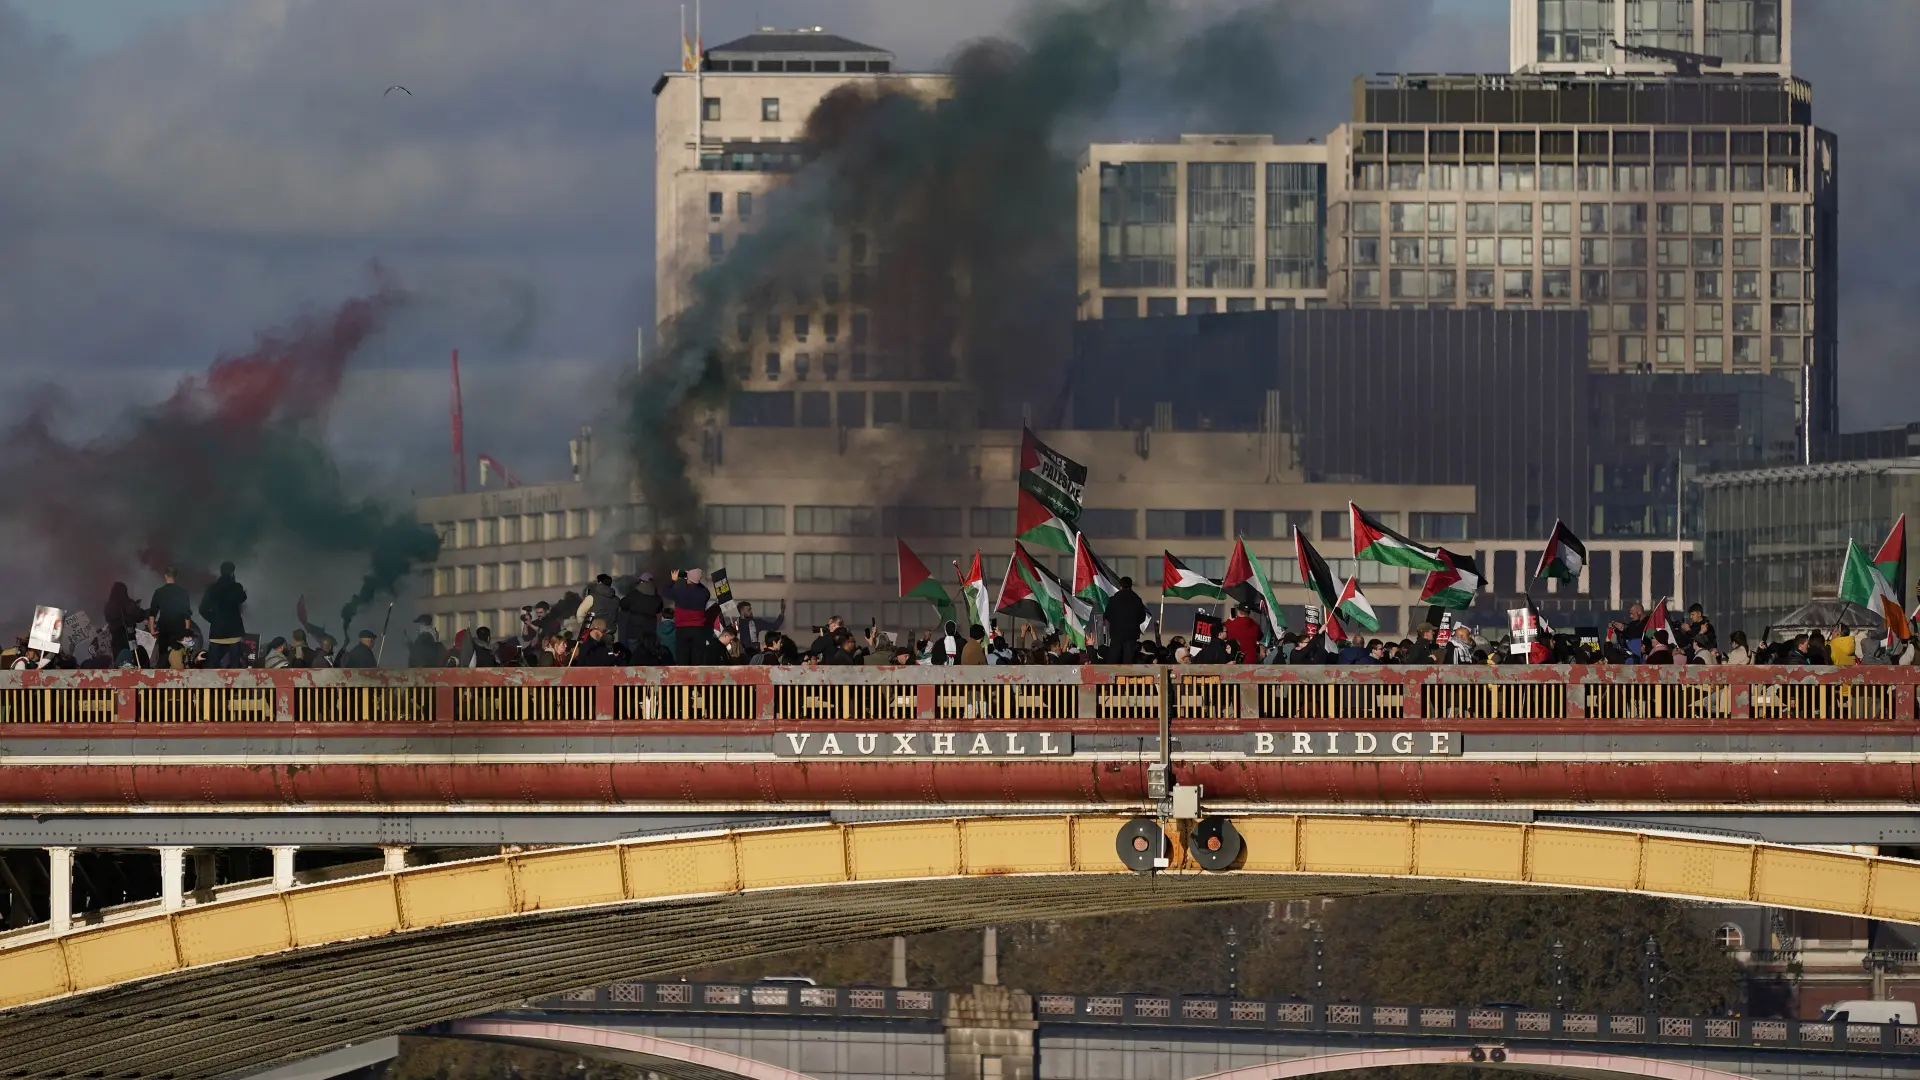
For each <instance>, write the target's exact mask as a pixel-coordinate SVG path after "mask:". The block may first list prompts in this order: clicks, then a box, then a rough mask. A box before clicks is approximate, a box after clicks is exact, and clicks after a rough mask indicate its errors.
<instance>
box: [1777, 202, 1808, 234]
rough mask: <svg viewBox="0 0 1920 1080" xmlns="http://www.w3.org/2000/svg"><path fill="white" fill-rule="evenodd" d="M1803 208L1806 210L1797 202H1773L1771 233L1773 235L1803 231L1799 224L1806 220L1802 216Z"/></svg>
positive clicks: (1804, 208)
mask: <svg viewBox="0 0 1920 1080" xmlns="http://www.w3.org/2000/svg"><path fill="white" fill-rule="evenodd" d="M1805 210H1806V207H1804V206H1801V205H1799V204H1798V203H1774V204H1773V235H1775V236H1798V235H1800V233H1801V232H1802V231H1803V230H1802V228H1801V224H1802V222H1804V221H1805V220H1806V219H1805V217H1804V211H1805Z"/></svg>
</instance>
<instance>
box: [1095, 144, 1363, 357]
mask: <svg viewBox="0 0 1920 1080" xmlns="http://www.w3.org/2000/svg"><path fill="white" fill-rule="evenodd" d="M1078 182H1079V215H1080V222H1079V229H1078V237H1079V291H1078V295H1079V315H1080V317H1081V318H1083V319H1090V318H1106V319H1111V318H1127V317H1131V316H1137V315H1201V314H1207V313H1210V312H1216V311H1257V310H1264V309H1269V308H1276V309H1284V308H1292V307H1296V306H1297V307H1319V306H1321V305H1323V304H1324V303H1325V302H1326V295H1327V291H1326V286H1327V259H1326V216H1327V148H1326V147H1324V146H1319V145H1315V144H1305V145H1289V144H1286V143H1275V142H1274V141H1273V137H1272V136H1270V135H1183V136H1181V137H1180V138H1179V139H1178V140H1177V141H1170V142H1157V143H1095V144H1094V145H1092V146H1090V147H1088V148H1087V151H1086V153H1085V154H1082V155H1081V157H1080V172H1079V178H1078Z"/></svg>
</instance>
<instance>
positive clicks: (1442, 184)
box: [1427, 132, 1460, 191]
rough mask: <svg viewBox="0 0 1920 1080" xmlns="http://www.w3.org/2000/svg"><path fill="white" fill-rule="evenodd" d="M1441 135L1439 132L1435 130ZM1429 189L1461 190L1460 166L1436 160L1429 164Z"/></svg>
mask: <svg viewBox="0 0 1920 1080" xmlns="http://www.w3.org/2000/svg"><path fill="white" fill-rule="evenodd" d="M1434 134H1435V135H1439V134H1440V133H1439V132H1435V133H1434ZM1427 190H1428V191H1458V190H1460V166H1458V165H1450V164H1447V163H1445V162H1434V163H1433V164H1430V165H1428V166H1427Z"/></svg>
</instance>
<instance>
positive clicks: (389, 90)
mask: <svg viewBox="0 0 1920 1080" xmlns="http://www.w3.org/2000/svg"><path fill="white" fill-rule="evenodd" d="M395 90H398V91H400V92H401V93H403V94H405V95H407V96H408V97H412V96H413V91H411V90H409V89H407V88H406V87H404V86H401V85H399V84H397V83H396V84H395V85H393V86H389V87H387V88H386V90H385V91H383V92H382V93H381V94H380V96H381V97H386V96H387V95H388V94H391V93H393V92H394V91H395Z"/></svg>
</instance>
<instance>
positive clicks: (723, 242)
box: [707, 232, 727, 259]
mask: <svg viewBox="0 0 1920 1080" xmlns="http://www.w3.org/2000/svg"><path fill="white" fill-rule="evenodd" d="M726 253H727V234H726V233H717V232H710V233H708V234H707V257H708V258H712V259H717V258H719V257H720V256H722V255H725V254H726Z"/></svg>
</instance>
